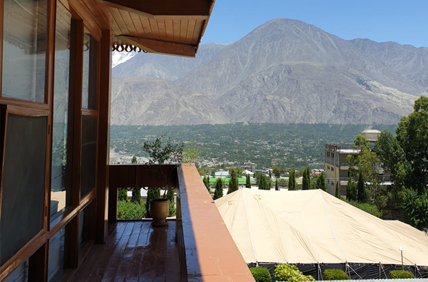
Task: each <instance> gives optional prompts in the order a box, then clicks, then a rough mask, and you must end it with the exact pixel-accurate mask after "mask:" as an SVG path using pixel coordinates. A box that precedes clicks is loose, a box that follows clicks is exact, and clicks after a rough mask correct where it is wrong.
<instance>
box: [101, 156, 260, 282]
mask: <svg viewBox="0 0 428 282" xmlns="http://www.w3.org/2000/svg"><path fill="white" fill-rule="evenodd" d="M109 178H110V187H109V221H110V222H114V221H116V214H117V188H118V187H153V188H156V187H165V183H166V182H167V183H168V186H170V187H178V193H177V213H176V214H177V215H176V221H177V224H176V226H177V229H176V242H177V245H178V250H179V258H180V267H181V281H254V279H253V276H252V275H251V272H250V271H249V269H248V266H247V264H246V263H245V261H244V259H243V258H242V255H241V253H240V252H239V250H238V248H237V246H236V244H235V242H234V241H233V239H232V236H231V235H230V233H229V231H228V230H227V227H226V225H225V224H224V222H223V219H222V217H221V215H220V213H219V212H218V210H217V207H216V205H215V203H214V201H213V199H212V197H211V196H210V194H209V193H208V191H207V189H206V188H205V185H204V184H203V182H202V180H201V177H200V176H199V173H198V171H197V169H196V167H195V165H193V164H183V165H155V166H149V165H111V166H110V173H109Z"/></svg>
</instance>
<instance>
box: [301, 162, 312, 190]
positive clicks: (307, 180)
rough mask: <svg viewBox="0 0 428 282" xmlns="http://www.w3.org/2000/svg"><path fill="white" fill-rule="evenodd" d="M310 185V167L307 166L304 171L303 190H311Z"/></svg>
mask: <svg viewBox="0 0 428 282" xmlns="http://www.w3.org/2000/svg"><path fill="white" fill-rule="evenodd" d="M310 185H311V178H310V172H309V166H307V167H306V168H305V169H304V170H303V179H302V190H309V186H310Z"/></svg>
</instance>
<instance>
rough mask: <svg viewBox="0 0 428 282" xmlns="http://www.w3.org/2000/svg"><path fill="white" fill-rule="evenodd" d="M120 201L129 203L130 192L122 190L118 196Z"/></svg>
mask: <svg viewBox="0 0 428 282" xmlns="http://www.w3.org/2000/svg"><path fill="white" fill-rule="evenodd" d="M117 200H118V201H128V190H126V189H125V188H120V189H119V193H118V194H117Z"/></svg>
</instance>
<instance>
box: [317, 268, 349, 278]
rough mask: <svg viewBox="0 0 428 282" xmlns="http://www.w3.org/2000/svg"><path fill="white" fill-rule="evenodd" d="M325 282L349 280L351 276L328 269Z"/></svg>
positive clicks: (325, 271)
mask: <svg viewBox="0 0 428 282" xmlns="http://www.w3.org/2000/svg"><path fill="white" fill-rule="evenodd" d="M323 280H349V276H348V274H346V273H345V272H344V271H343V270H341V269H326V270H324V274H323Z"/></svg>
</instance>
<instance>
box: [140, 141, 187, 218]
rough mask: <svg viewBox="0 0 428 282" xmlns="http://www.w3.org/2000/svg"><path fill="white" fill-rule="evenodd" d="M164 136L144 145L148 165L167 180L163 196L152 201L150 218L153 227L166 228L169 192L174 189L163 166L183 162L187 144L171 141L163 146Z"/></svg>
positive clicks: (163, 188)
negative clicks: (170, 185) (169, 183)
mask: <svg viewBox="0 0 428 282" xmlns="http://www.w3.org/2000/svg"><path fill="white" fill-rule="evenodd" d="M162 139H163V136H161V137H158V138H156V139H155V140H147V141H146V142H144V144H143V150H144V152H145V153H146V155H147V156H148V158H149V161H148V163H147V164H149V165H151V166H152V167H153V169H155V170H156V173H160V174H161V175H162V176H163V177H164V179H165V186H164V187H161V189H162V190H163V195H162V196H161V197H160V198H157V199H151V200H150V203H149V204H150V216H151V217H152V218H153V221H152V226H165V225H167V224H168V221H166V218H167V217H168V213H169V200H168V198H167V195H168V192H169V191H170V190H171V189H173V188H172V187H169V185H168V181H167V180H168V179H169V176H170V175H166V174H165V173H164V171H163V170H162V169H161V165H162V164H165V163H170V164H171V163H172V164H177V166H178V165H179V164H180V163H182V162H183V154H184V153H183V152H184V146H185V144H182V143H178V144H173V143H172V142H171V140H170V139H168V141H167V142H166V143H165V144H162Z"/></svg>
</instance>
